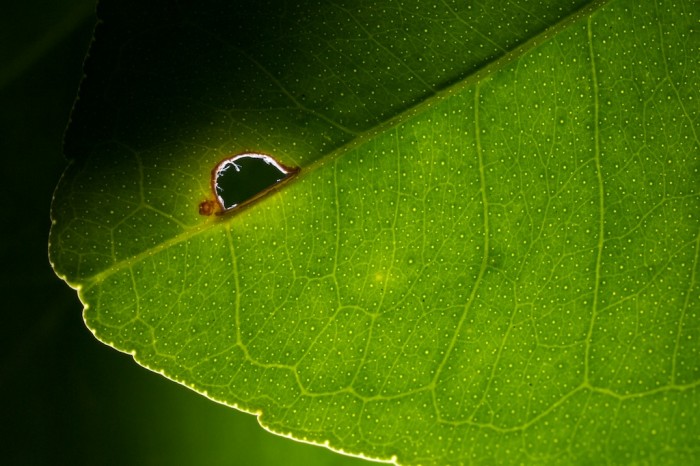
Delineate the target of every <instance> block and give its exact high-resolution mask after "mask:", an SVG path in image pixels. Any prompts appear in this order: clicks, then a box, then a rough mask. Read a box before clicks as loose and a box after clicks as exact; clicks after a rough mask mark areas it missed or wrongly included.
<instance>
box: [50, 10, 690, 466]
mask: <svg viewBox="0 0 700 466" xmlns="http://www.w3.org/2000/svg"><path fill="white" fill-rule="evenodd" d="M145 8H146V10H145V9H144V6H143V5H141V4H138V5H136V4H124V3H123V2H119V3H118V4H117V2H114V3H112V2H104V3H103V4H102V5H101V11H100V16H101V18H102V19H103V22H102V24H101V25H100V27H99V28H98V30H97V32H96V38H95V43H94V46H93V51H92V53H91V56H90V58H89V60H88V62H87V65H86V75H87V78H86V79H85V81H84V83H83V86H82V89H81V100H80V101H79V102H78V104H77V106H76V110H75V112H74V116H73V122H72V125H71V127H70V130H69V132H68V134H67V137H66V151H67V153H68V155H69V157H71V159H72V164H71V165H70V167H69V168H68V170H67V171H66V174H65V176H64V177H63V179H62V180H61V183H60V185H59V187H58V188H57V191H56V195H55V199H54V205H53V218H54V226H53V228H52V231H51V238H50V240H51V241H50V253H51V259H52V263H53V264H54V268H55V270H56V272H57V273H58V274H59V275H61V276H62V277H64V278H65V279H66V281H67V282H68V283H69V284H71V285H72V286H74V287H76V288H77V289H78V290H79V294H80V297H81V300H82V301H83V303H84V304H85V320H86V322H87V325H88V326H89V327H90V328H91V329H92V330H93V332H94V333H95V335H96V336H97V337H98V338H99V339H100V340H102V341H104V342H106V343H108V344H110V345H112V346H114V347H115V348H117V349H120V350H122V351H126V352H129V353H132V354H133V355H134V358H135V359H136V360H137V361H138V362H139V363H140V364H143V365H144V366H146V367H148V368H150V369H153V370H155V371H159V372H162V373H163V374H164V375H166V376H167V377H169V378H171V379H173V380H176V381H178V382H181V383H183V384H186V385H188V386H190V387H191V388H193V389H195V390H197V391H199V392H201V393H204V394H206V395H207V396H209V397H210V398H212V399H214V400H218V401H221V402H224V403H226V404H229V405H232V406H236V407H238V408H240V409H243V410H246V411H250V412H254V413H256V414H258V415H259V419H260V422H261V423H262V424H263V425H264V426H266V427H267V428H269V429H271V430H272V431H275V432H278V433H283V434H289V435H291V436H293V437H295V438H298V439H303V440H306V441H310V442H314V443H319V444H328V445H330V446H331V447H332V448H334V449H338V450H343V451H346V452H349V453H353V454H358V455H364V456H367V457H370V458H377V459H383V460H393V461H395V462H398V463H402V464H458V463H459V464H461V463H475V464H497V463H501V464H514V463H532V464H562V463H571V464H581V463H602V462H609V463H615V464H619V463H632V462H655V463H682V462H689V461H692V460H693V459H695V460H697V458H698V445H700V443H699V440H700V425H699V424H698V420H697V416H694V415H693V413H694V412H697V405H698V378H699V377H700V354H699V353H700V351H699V349H700V344H699V343H698V339H699V338H700V325H699V324H700V320H699V319H700V315H699V311H700V291H699V286H698V273H700V264H699V262H700V260H699V257H700V239H699V238H700V224H699V219H700V215H699V214H700V198H699V193H698V188H699V187H700V175H699V173H698V170H699V169H700V150H699V142H700V141H699V139H698V104H697V102H698V97H700V96H698V89H700V82H699V74H700V73H699V70H698V68H699V66H698V60H697V56H698V48H699V47H698V45H699V44H700V38H699V36H698V32H697V22H698V10H697V4H696V3H694V2H692V1H689V2H681V3H673V4H672V3H671V2H656V3H645V4H643V5H638V4H637V3H635V2H631V1H624V0H614V1H611V2H609V3H605V4H603V3H593V4H590V5H587V4H580V3H578V2H571V3H567V4H566V5H564V4H562V2H551V4H544V3H541V2H532V3H525V2H519V3H518V5H513V4H512V3H510V2H502V3H499V2H490V3H489V4H488V5H487V6H484V5H478V4H471V3H463V2H449V1H445V2H440V3H436V4H431V3H429V2H418V1H416V2H378V3H362V4H359V3H357V2H326V1H321V2H318V3H314V4H313V5H311V4H306V3H301V4H298V5H295V4H289V3H282V2H267V3H262V4H261V3H260V2H240V3H236V4H235V5H234V4H231V5H228V4H225V5H219V4H218V3H217V2H203V3H198V4H197V6H196V8H192V9H189V8H188V7H186V6H183V5H179V4H173V3H165V2H164V3H163V4H159V5H155V4H154V5H150V6H148V7H145ZM247 151H255V152H258V153H263V154H271V155H273V156H274V157H276V158H277V159H278V160H279V161H280V162H282V163H283V164H285V165H288V166H298V167H300V168H301V171H300V174H299V175H297V177H296V178H295V179H293V180H292V181H290V182H289V183H288V184H286V185H285V186H284V187H282V188H281V189H279V190H277V191H275V192H273V193H271V194H270V195H268V196H266V197H264V198H262V199H260V200H258V201H257V202H255V203H253V204H251V205H249V206H247V207H246V208H245V209H242V210H240V211H238V212H236V213H234V214H227V215H213V216H210V217H204V216H200V215H199V214H198V205H199V203H200V202H202V201H204V200H207V199H210V198H211V197H212V187H211V182H210V177H211V170H212V168H214V167H215V166H216V165H217V163H218V162H219V161H221V160H222V159H224V158H226V157H228V156H230V155H232V154H236V153H241V152H247Z"/></svg>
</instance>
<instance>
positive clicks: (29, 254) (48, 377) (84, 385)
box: [0, 0, 363, 465]
mask: <svg viewBox="0 0 700 466" xmlns="http://www.w3.org/2000/svg"><path fill="white" fill-rule="evenodd" d="M94 10H95V5H94V1H86V0H70V1H69V0H66V1H62V2H44V1H36V0H31V1H27V2H16V3H14V4H7V5H4V6H3V13H2V15H0V118H1V119H2V120H1V122H0V153H1V154H2V163H3V165H4V168H3V170H2V174H3V178H4V182H3V183H2V188H1V189H2V195H1V196H0V202H1V203H2V204H1V205H2V212H3V219H2V222H0V225H2V246H1V247H0V253H1V254H2V280H1V281H0V286H1V287H2V298H3V305H2V309H3V317H4V319H3V325H2V339H1V340H0V345H2V346H1V349H2V351H1V355H2V367H1V372H0V390H2V400H3V402H2V408H0V419H2V427H1V428H2V432H1V433H0V438H2V449H1V451H2V453H1V455H2V456H0V463H2V464H7V465H171V464H173V465H174V464H177V465H190V464H191V465H237V464H245V465H255V464H260V465H273V464H282V463H284V464H289V465H294V464H298V465H302V464H303V465H312V464H323V465H332V464H333V465H340V464H346V465H347V464H360V463H361V462H360V461H359V460H356V459H352V458H347V457H343V456H341V455H337V454H335V453H332V452H330V451H328V450H326V449H323V448H319V447H313V446H310V445H306V444H301V443H297V442H293V441H290V440H287V439H284V438H281V437H277V436H274V435H271V434H269V433H268V432H266V431H264V430H263V429H262V428H260V427H259V426H258V425H257V422H256V420H255V418H254V417H253V416H251V415H248V414H244V413H240V412H237V411H235V410H233V409H230V408H227V407H224V406H221V405H218V404H216V403H214V402H211V401H210V400H207V399H205V398H204V397H202V396H199V395H197V394H195V393H194V392H191V391H190V390H188V389H186V388H184V387H182V386H180V385H178V384H175V383H173V382H171V381H168V380H166V379H165V378H164V377H162V376H160V375H158V374H155V373H152V372H149V371H148V370H146V369H144V368H142V367H140V366H138V365H137V364H136V363H135V362H134V361H133V360H132V359H131V357H130V356H128V355H125V354H121V353H119V352H117V351H115V350H113V349H111V348H109V347H107V346H105V345H103V344H102V343H100V342H98V341H97V340H96V339H95V338H94V337H93V336H92V334H91V333H90V331H89V330H88V329H87V328H86V327H85V324H84V323H83V320H82V317H81V310H82V305H81V304H80V302H79V300H78V297H77V294H76V292H75V291H74V290H72V289H70V288H69V287H68V286H67V285H66V284H65V283H63V282H62V281H61V280H60V279H59V278H57V277H56V276H55V275H54V273H53V271H52V269H51V266H50V264H49V261H48V257H47V240H48V232H49V227H50V217H49V209H50V203H51V195H52V191H53V189H54V187H55V185H56V183H57V182H58V180H59V178H60V175H61V172H62V171H63V169H64V168H65V166H66V164H67V161H66V160H65V159H64V157H63V155H62V138H63V132H64V129H65V127H66V124H67V122H68V119H69V115H70V110H71V107H72V105H73V102H74V99H75V97H76V95H77V91H78V86H79V83H80V79H81V76H82V63H83V59H84V57H85V54H86V52H87V50H88V47H89V44H90V40H91V37H92V31H93V28H94V25H95V21H96V18H95V14H94ZM362 463H363V462H362Z"/></svg>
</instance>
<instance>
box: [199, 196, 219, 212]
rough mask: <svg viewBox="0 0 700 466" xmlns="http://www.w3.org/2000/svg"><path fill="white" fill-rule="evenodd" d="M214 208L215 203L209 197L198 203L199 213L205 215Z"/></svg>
mask: <svg viewBox="0 0 700 466" xmlns="http://www.w3.org/2000/svg"><path fill="white" fill-rule="evenodd" d="M215 210H216V203H215V202H214V201H212V200H211V199H207V200H206V201H202V202H201V203H200V204H199V215H206V216H209V215H211V214H213V213H214V211H215Z"/></svg>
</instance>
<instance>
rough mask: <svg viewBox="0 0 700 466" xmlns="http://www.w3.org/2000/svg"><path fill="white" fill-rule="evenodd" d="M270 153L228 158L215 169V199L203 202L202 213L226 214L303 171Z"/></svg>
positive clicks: (212, 186) (212, 179)
mask: <svg viewBox="0 0 700 466" xmlns="http://www.w3.org/2000/svg"><path fill="white" fill-rule="evenodd" d="M299 170H300V169H299V168H298V167H287V166H285V165H283V164H281V163H279V162H278V161H277V160H275V159H274V158H272V157H271V156H269V155H266V154H259V153H254V152H246V153H243V154H238V155H234V156H233V157H228V158H225V159H224V160H222V161H221V162H219V163H218V164H216V166H215V167H214V169H213V170H212V172H211V188H212V194H213V195H214V199H216V202H215V201H214V200H211V199H207V200H205V201H202V202H201V203H200V204H199V214H200V215H205V216H209V215H212V214H214V213H216V214H217V215H223V214H225V213H227V212H231V211H233V210H236V209H239V208H241V207H242V206H244V205H248V204H251V203H252V202H254V201H256V200H257V199H260V198H261V197H263V196H265V195H267V194H269V193H270V192H271V191H272V190H273V189H275V188H277V187H278V185H280V184H281V183H284V182H286V181H288V180H289V179H291V178H292V177H293V176H294V175H296V174H297V173H299Z"/></svg>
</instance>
